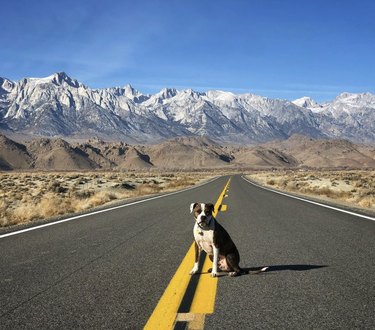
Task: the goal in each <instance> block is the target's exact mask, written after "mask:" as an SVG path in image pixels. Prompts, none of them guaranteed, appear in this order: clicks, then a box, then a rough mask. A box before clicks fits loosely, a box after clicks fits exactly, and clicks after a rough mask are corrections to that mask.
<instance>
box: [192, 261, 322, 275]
mask: <svg viewBox="0 0 375 330" xmlns="http://www.w3.org/2000/svg"><path fill="white" fill-rule="evenodd" d="M325 267H328V266H327V265H307V264H297V265H273V266H263V267H243V268H242V270H243V273H241V274H240V276H244V275H267V274H270V273H276V272H282V271H297V272H304V271H308V270H313V269H319V268H325ZM264 268H267V269H266V270H264V271H261V270H262V269H264ZM211 271H212V269H211V268H210V269H208V271H207V272H200V273H198V274H210V273H211ZM222 276H228V273H227V272H219V273H218V275H217V277H222Z"/></svg>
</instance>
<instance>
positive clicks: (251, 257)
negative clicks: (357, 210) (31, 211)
mask: <svg viewBox="0 0 375 330" xmlns="http://www.w3.org/2000/svg"><path fill="white" fill-rule="evenodd" d="M227 179H228V178H227V177H223V178H219V179H217V180H215V181H213V182H212V183H209V184H207V185H204V186H201V187H198V188H196V189H193V190H189V191H186V192H182V193H179V194H175V195H171V196H168V197H164V198H160V199H155V200H151V201H147V202H145V203H141V204H136V205H132V206H129V207H125V208H121V209H117V210H113V211H109V212H105V213H101V214H96V215H92V216H88V217H84V218H81V219H77V220H73V221H70V222H65V223H60V224H57V225H54V226H50V227H45V228H41V229H38V230H34V231H30V232H25V233H22V234H19V235H15V236H10V237H5V238H2V239H0V260H1V263H0V328H1V329H26V328H27V329H47V328H48V329H53V328H55V329H56V328H60V329H68V328H69V329H73V328H84V329H92V328H95V329H98V328H105V329H115V328H119V329H141V328H142V327H143V326H144V325H145V323H146V322H147V320H148V318H149V317H150V315H151V313H152V312H153V310H154V308H155V306H156V304H157V302H158V300H159V299H160V297H161V296H162V294H163V292H164V290H165V288H166V287H167V285H168V283H169V281H170V280H171V278H172V276H173V275H174V273H175V271H176V269H177V268H178V266H179V264H180V263H181V260H182V259H183V258H184V256H185V254H186V252H187V250H188V248H189V247H190V245H191V243H192V240H193V234H192V228H193V224H194V222H193V219H192V217H191V215H190V214H189V206H190V203H191V202H195V201H206V202H209V201H211V202H215V201H216V199H217V197H218V195H219V194H220V192H221V191H222V189H223V187H224V185H225V183H226V181H227ZM225 204H227V205H228V210H227V211H226V212H223V213H220V214H219V215H218V220H219V222H220V223H221V224H222V225H223V226H224V227H225V228H226V229H227V231H228V232H229V233H230V235H231V237H232V239H233V240H234V242H235V243H236V245H237V247H238V249H239V251H240V254H241V266H242V267H243V268H256V267H261V266H269V267H270V268H269V270H268V271H267V272H266V273H264V274H261V275H244V276H240V277H236V278H230V277H221V278H220V279H219V281H218V289H217V295H216V304H215V312H214V314H212V315H207V316H206V320H205V328H206V329H275V328H278V329H374V328H375V318H374V315H375V281H374V278H375V276H374V274H375V222H374V221H370V220H366V219H361V218H358V217H355V216H353V215H349V214H344V213H340V212H338V211H334V210H330V209H326V208H322V207H319V206H316V205H312V204H308V203H305V202H303V201H299V200H295V199H291V198H288V197H286V196H281V195H278V194H275V193H272V192H269V191H266V190H263V189H261V188H258V187H255V186H252V185H251V184H249V183H247V182H246V181H244V180H243V179H242V178H241V177H239V176H235V177H233V179H232V181H231V184H230V188H229V194H228V197H226V198H225Z"/></svg>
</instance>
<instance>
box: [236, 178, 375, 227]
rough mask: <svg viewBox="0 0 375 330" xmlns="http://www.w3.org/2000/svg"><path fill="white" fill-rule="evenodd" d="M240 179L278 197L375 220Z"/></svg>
mask: <svg viewBox="0 0 375 330" xmlns="http://www.w3.org/2000/svg"><path fill="white" fill-rule="evenodd" d="M241 178H242V179H244V180H245V181H247V182H248V183H250V184H252V185H254V186H256V187H259V188H262V189H265V190H268V191H272V192H274V193H276V194H280V195H283V196H287V197H290V198H294V199H298V200H301V201H304V202H306V203H310V204H314V205H319V206H322V207H325V208H327V209H332V210H335V211H339V212H343V213H347V214H350V215H354V216H356V217H360V218H364V219H368V220H372V221H375V218H373V217H370V216H367V215H363V214H359V213H355V212H351V211H346V210H343V209H340V208H338V207H334V206H329V205H326V204H322V203H318V202H314V201H311V200H308V199H304V198H301V197H296V196H293V195H289V194H287V193H283V192H281V191H277V190H274V189H271V188H267V187H264V186H261V185H259V184H256V183H254V182H251V181H250V180H248V179H247V178H245V177H244V176H241Z"/></svg>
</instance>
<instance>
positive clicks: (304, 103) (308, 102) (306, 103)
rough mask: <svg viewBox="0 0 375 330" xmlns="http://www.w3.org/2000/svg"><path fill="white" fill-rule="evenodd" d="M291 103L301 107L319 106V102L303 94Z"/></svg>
mask: <svg viewBox="0 0 375 330" xmlns="http://www.w3.org/2000/svg"><path fill="white" fill-rule="evenodd" d="M292 103H293V104H295V105H298V106H299V107H302V108H307V109H308V108H317V107H319V104H318V103H317V102H316V101H314V100H313V99H312V98H311V97H308V96H304V97H301V98H299V99H297V100H294V101H292Z"/></svg>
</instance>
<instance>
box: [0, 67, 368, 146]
mask: <svg viewBox="0 0 375 330" xmlns="http://www.w3.org/2000/svg"><path fill="white" fill-rule="evenodd" d="M374 119H375V95H372V94H369V93H365V94H348V93H344V94H341V95H339V96H338V97H337V98H336V99H335V100H333V101H332V102H329V103H325V104H322V105H319V104H318V103H316V102H315V101H313V100H312V99H310V98H307V97H305V98H302V99H299V100H295V101H293V102H290V101H287V100H279V99H269V98H266V97H262V96H258V95H254V94H233V93H230V92H223V91H216V90H213V91H208V92H205V93H200V92H196V91H193V90H191V89H187V90H181V91H177V90H176V89H170V88H165V89H163V90H161V91H160V92H159V93H156V94H154V95H144V94H142V93H140V92H139V91H136V90H135V89H134V88H133V87H132V86H130V85H127V86H125V87H123V88H120V87H115V88H106V89H91V88H89V87H87V86H85V85H83V84H82V83H80V82H78V81H77V80H74V79H72V78H70V77H69V76H67V75H66V74H65V73H63V72H61V73H55V74H53V75H51V76H49V77H46V78H25V79H22V80H20V81H18V82H13V81H10V80H8V79H5V78H0V130H1V131H3V132H4V133H9V132H12V131H13V132H15V133H22V134H29V135H38V136H62V137H75V138H79V137H83V138H86V137H89V136H98V137H102V138H107V139H121V140H124V141H128V142H142V143H151V142H156V141H158V140H163V139H166V138H172V137H176V136H204V135H207V136H210V137H211V138H212V139H215V140H219V141H223V142H231V143H257V142H266V141H269V140H274V139H285V138H288V137H289V136H291V135H292V134H296V133H297V134H304V135H307V136H311V137H334V138H348V139H351V140H354V141H357V142H374V141H375V129H374V128H375V127H374V125H375V120H374Z"/></svg>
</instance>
